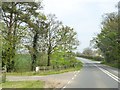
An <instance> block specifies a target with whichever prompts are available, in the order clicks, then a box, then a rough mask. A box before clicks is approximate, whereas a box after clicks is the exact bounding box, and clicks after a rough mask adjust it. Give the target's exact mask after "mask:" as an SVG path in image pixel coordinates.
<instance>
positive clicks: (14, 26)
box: [2, 2, 41, 72]
mask: <svg viewBox="0 0 120 90" xmlns="http://www.w3.org/2000/svg"><path fill="white" fill-rule="evenodd" d="M39 8H41V6H40V3H34V2H29V3H28V2H2V21H3V22H4V24H5V27H6V29H4V30H3V31H2V33H3V35H4V39H5V43H4V44H5V45H6V47H5V48H4V49H3V50H2V63H3V65H6V67H7V71H8V72H9V71H11V70H14V56H15V52H16V50H17V48H16V44H17V42H18V41H19V40H18V39H19V35H18V32H19V31H18V30H19V28H20V26H23V25H25V24H28V25H30V22H29V21H30V19H31V17H32V16H37V15H38V13H36V10H37V9H39Z"/></svg>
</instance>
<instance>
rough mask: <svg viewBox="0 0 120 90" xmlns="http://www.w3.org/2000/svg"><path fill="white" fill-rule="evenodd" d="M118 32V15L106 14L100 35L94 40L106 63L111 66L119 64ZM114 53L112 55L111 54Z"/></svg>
mask: <svg viewBox="0 0 120 90" xmlns="http://www.w3.org/2000/svg"><path fill="white" fill-rule="evenodd" d="M119 36H120V35H119V32H118V14H117V13H110V14H106V15H105V17H104V20H103V22H102V28H101V33H100V34H98V35H97V37H96V38H95V39H94V41H95V42H96V46H97V47H98V48H99V49H100V50H101V52H102V53H103V55H104V57H105V61H106V62H107V63H112V64H113V65H114V64H116V65H118V64H117V63H118V62H119V59H120V54H119V49H118V46H119V45H120V43H119V42H118V40H119ZM113 53H114V54H113Z"/></svg>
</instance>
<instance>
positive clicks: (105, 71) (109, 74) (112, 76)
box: [93, 64, 120, 83]
mask: <svg viewBox="0 0 120 90" xmlns="http://www.w3.org/2000/svg"><path fill="white" fill-rule="evenodd" d="M93 65H94V66H96V67H97V68H99V69H100V70H101V71H103V72H104V73H105V74H107V75H108V76H110V77H111V78H112V79H114V80H115V81H117V82H119V83H120V81H119V80H120V78H118V77H117V76H115V75H114V74H112V73H110V72H109V71H107V70H105V69H103V68H100V67H98V66H97V65H95V64H93Z"/></svg>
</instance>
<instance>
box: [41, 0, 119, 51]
mask: <svg viewBox="0 0 120 90" xmlns="http://www.w3.org/2000/svg"><path fill="white" fill-rule="evenodd" d="M118 1H119V0H43V5H44V12H45V13H46V14H50V13H52V14H55V15H56V16H57V18H58V20H60V21H62V22H63V24H64V25H68V26H71V27H73V28H74V29H75V31H76V32H77V38H78V40H79V41H80V45H79V46H78V49H77V51H79V52H82V51H83V49H84V48H86V47H89V44H90V40H91V39H92V38H93V37H95V36H96V34H97V33H99V32H100V27H101V24H100V23H101V21H102V15H104V14H105V13H110V12H115V11H117V8H116V7H115V5H117V3H118Z"/></svg>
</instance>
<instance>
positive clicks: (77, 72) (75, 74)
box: [61, 71, 80, 90]
mask: <svg viewBox="0 0 120 90" xmlns="http://www.w3.org/2000/svg"><path fill="white" fill-rule="evenodd" d="M79 72H80V71H75V72H74V76H73V77H72V79H71V80H70V81H68V83H67V84H66V85H65V86H64V87H63V88H62V89H61V90H64V89H65V88H66V87H67V85H68V84H70V83H71V82H72V80H73V79H75V77H76V76H77V75H78V74H79Z"/></svg>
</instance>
